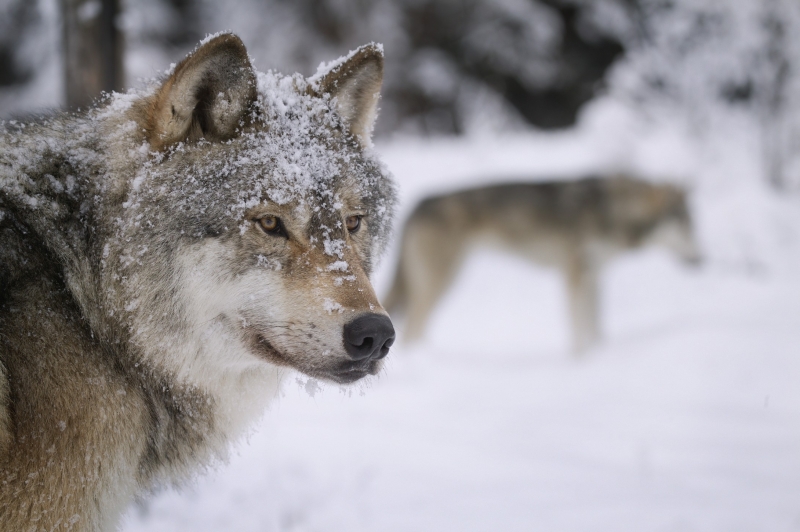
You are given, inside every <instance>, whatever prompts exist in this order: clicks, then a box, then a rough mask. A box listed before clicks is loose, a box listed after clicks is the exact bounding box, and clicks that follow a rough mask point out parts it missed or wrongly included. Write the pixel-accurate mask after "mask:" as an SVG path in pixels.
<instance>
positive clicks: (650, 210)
mask: <svg viewBox="0 0 800 532" xmlns="http://www.w3.org/2000/svg"><path fill="white" fill-rule="evenodd" d="M610 186H611V187H612V188H614V189H616V194H615V195H614V198H615V201H614V203H613V211H614V214H615V216H617V217H619V218H621V219H623V220H624V222H625V225H627V226H628V227H630V228H631V229H632V231H633V239H634V241H635V243H636V245H638V246H654V247H661V248H665V249H666V250H668V251H670V252H672V253H674V254H675V255H676V256H677V257H679V258H680V259H681V260H682V261H683V262H685V263H687V264H691V265H696V264H698V263H699V262H700V260H701V255H700V250H699V246H698V244H697V240H696V238H695V234H694V227H693V223H692V217H691V214H690V212H689V205H688V201H687V196H686V191H685V190H683V189H682V188H680V187H677V186H675V185H671V184H651V183H647V182H645V181H641V180H634V179H630V178H621V177H617V178H615V179H612V180H611V181H610Z"/></svg>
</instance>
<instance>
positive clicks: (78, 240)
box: [0, 33, 396, 531]
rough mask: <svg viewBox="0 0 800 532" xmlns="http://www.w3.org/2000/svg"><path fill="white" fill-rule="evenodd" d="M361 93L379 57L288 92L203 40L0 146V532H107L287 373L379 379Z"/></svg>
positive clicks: (227, 47) (373, 81) (366, 126)
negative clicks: (172, 60)
mask: <svg viewBox="0 0 800 532" xmlns="http://www.w3.org/2000/svg"><path fill="white" fill-rule="evenodd" d="M382 77H383V51H382V47H381V46H380V45H376V44H369V45H366V46H363V47H361V48H358V49H357V50H355V51H353V52H351V53H350V54H348V55H347V56H346V57H343V58H341V59H339V60H337V61H333V62H331V63H328V64H323V65H321V66H320V68H319V70H318V72H317V73H316V74H315V75H313V76H311V77H310V78H304V77H303V76H301V75H299V74H294V75H280V74H278V73H275V72H271V71H269V72H266V73H262V72H257V71H256V70H255V69H254V68H253V66H252V64H251V61H250V59H249V57H248V54H247V51H246V49H245V46H244V45H243V43H242V41H241V40H240V39H239V38H238V37H237V36H235V35H233V34H230V33H222V34H217V35H213V36H210V37H208V38H207V39H206V40H204V41H203V42H202V43H201V44H200V45H199V46H198V48H196V49H195V50H194V51H193V52H192V53H191V54H190V55H188V56H187V57H186V58H185V59H184V60H183V61H182V62H180V63H179V64H178V65H176V66H173V67H172V68H171V69H170V70H169V71H167V73H166V74H165V75H164V76H162V78H161V79H160V80H154V81H153V82H152V83H151V84H149V85H148V86H147V87H146V88H144V89H140V90H136V91H131V92H128V93H125V94H113V95H107V96H106V97H105V98H104V99H103V100H102V101H100V102H98V104H97V105H96V106H95V107H94V108H92V109H90V110H88V111H85V112H83V113H71V114H60V115H55V116H51V117H49V118H46V119H41V120H38V121H33V122H29V123H16V122H10V123H6V124H4V125H3V130H2V132H1V133H0V530H8V531H11V530H15V531H16V530H19V531H34V530H48V531H50V530H72V531H106V530H113V529H115V527H116V526H117V523H118V521H119V519H120V515H121V514H122V512H124V510H125V509H126V508H127V506H128V505H129V503H130V502H131V501H132V500H134V499H135V498H138V497H142V496H146V495H147V494H148V493H149V492H150V491H152V490H154V489H157V488H159V487H160V486H164V485H170V484H180V483H182V482H185V481H186V480H187V479H189V478H191V477H192V476H193V475H194V474H196V473H197V472H198V471H201V470H202V469H203V468H204V467H206V466H208V464H210V463H213V462H214V461H215V460H217V459H219V458H220V457H224V456H225V453H226V449H227V448H228V446H229V444H230V442H232V441H234V440H235V439H236V438H237V437H239V436H240V435H241V434H242V433H243V432H244V431H246V429H247V427H248V426H249V425H250V424H251V423H252V422H253V421H254V420H255V419H256V418H257V417H258V416H259V415H260V414H261V413H262V412H263V410H264V408H265V406H266V405H267V404H268V403H269V401H270V400H271V399H272V398H274V397H275V395H276V391H277V390H278V387H279V386H280V385H281V382H282V381H283V380H285V378H286V375H287V374H288V373H289V370H290V369H294V370H298V371H300V372H302V373H304V374H306V375H308V376H311V377H314V378H318V379H325V380H328V381H333V382H337V383H351V382H354V381H357V380H359V379H361V378H363V377H366V376H368V375H375V374H377V373H378V372H379V371H380V369H381V366H382V362H383V359H384V357H385V356H386V355H387V353H388V352H389V348H390V346H391V345H392V342H393V341H394V329H393V327H392V323H391V321H390V319H389V317H388V314H387V313H386V311H385V310H384V309H383V307H382V306H381V304H380V303H379V302H378V299H377V297H376V295H375V291H374V290H373V288H372V286H371V284H370V279H369V276H370V273H371V272H372V270H373V268H374V265H375V263H376V260H377V259H378V257H379V256H380V254H381V253H382V252H383V250H384V248H385V247H386V242H387V239H388V237H389V234H390V226H391V219H392V216H393V212H394V205H395V196H396V194H395V185H394V184H393V180H392V178H391V175H390V174H389V173H388V171H387V170H386V169H385V167H384V166H383V165H382V163H381V162H380V161H379V160H378V159H377V158H376V156H375V154H374V153H373V150H372V148H371V140H370V137H371V130H372V126H373V123H374V120H375V117H376V112H377V106H378V99H379V91H380V86H381V81H382Z"/></svg>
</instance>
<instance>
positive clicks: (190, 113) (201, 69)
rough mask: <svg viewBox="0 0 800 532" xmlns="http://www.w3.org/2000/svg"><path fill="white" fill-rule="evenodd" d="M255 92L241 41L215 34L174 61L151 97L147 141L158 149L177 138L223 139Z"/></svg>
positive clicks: (253, 79)
mask: <svg viewBox="0 0 800 532" xmlns="http://www.w3.org/2000/svg"><path fill="white" fill-rule="evenodd" d="M256 97H257V95H256V76H255V72H254V71H253V67H252V65H251V64H250V60H249V58H248V57H247V50H246V49H245V47H244V43H242V41H241V39H239V37H237V36H236V35H233V34H230V33H225V34H222V35H218V36H216V37H214V38H212V39H211V40H209V41H208V42H206V43H204V44H202V45H201V46H200V47H199V48H198V49H197V50H195V51H194V52H192V53H191V54H190V55H189V56H187V57H186V58H185V59H184V60H183V61H181V62H180V63H178V66H176V67H175V69H174V70H173V72H172V74H171V75H170V76H169V78H167V80H166V81H165V82H164V83H163V85H162V86H161V88H159V89H158V91H157V92H156V94H155V95H154V96H153V98H152V99H151V101H150V102H149V108H148V109H147V113H146V120H147V124H146V125H145V131H146V133H147V137H148V141H149V142H150V146H151V148H152V149H153V150H156V151H158V150H161V149H163V148H164V147H166V146H169V145H171V144H174V143H176V142H181V141H189V142H191V141H196V140H198V139H200V138H205V139H207V140H211V141H218V140H227V139H229V138H231V137H233V136H234V134H235V133H236V128H237V127H238V126H239V123H240V122H241V121H242V119H244V118H245V117H246V116H247V112H248V111H249V109H250V107H251V105H252V103H253V102H254V101H255V100H256Z"/></svg>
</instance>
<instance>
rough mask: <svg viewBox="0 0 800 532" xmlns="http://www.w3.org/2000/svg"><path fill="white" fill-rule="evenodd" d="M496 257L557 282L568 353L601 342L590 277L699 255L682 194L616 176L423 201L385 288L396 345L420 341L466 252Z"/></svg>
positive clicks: (595, 281)
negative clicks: (662, 256) (613, 267)
mask: <svg viewBox="0 0 800 532" xmlns="http://www.w3.org/2000/svg"><path fill="white" fill-rule="evenodd" d="M478 245H488V246H492V247H499V248H501V249H504V250H508V251H511V252H513V253H516V254H518V255H521V256H523V257H525V258H527V259H529V260H531V261H533V262H534V263H537V264H541V265H545V266H550V267H555V268H558V269H559V270H560V271H561V272H562V273H563V274H564V277H565V278H566V281H567V283H566V284H567V293H568V299H569V313H570V319H571V325H572V348H573V351H574V352H575V353H581V352H584V351H585V350H586V349H588V348H589V347H591V346H592V345H594V344H595V343H596V342H597V341H598V340H599V338H600V328H599V309H598V306H599V305H598V303H599V302H598V287H597V284H598V276H599V274H600V271H601V269H602V266H603V265H604V264H605V263H606V262H608V261H609V260H610V259H612V258H613V257H615V256H617V255H619V254H621V253H624V252H626V251H628V250H631V249H636V248H640V247H643V246H648V245H662V246H666V247H667V248H668V249H670V250H672V251H674V252H675V253H677V254H678V256H680V257H681V258H683V259H685V260H686V261H688V262H696V261H697V260H698V257H699V254H698V250H697V246H696V244H695V240H694V238H693V233H692V224H691V218H690V215H689V210H688V208H687V202H686V194H685V192H684V191H683V190H681V189H680V188H678V187H676V186H673V185H667V184H660V185H659V184H651V183H647V182H645V181H641V180H636V179H632V178H628V177H624V176H616V177H611V178H601V177H590V178H585V179H580V180H576V181H569V182H564V181H560V182H538V183H515V184H501V185H492V186H487V187H482V188H475V189H471V190H462V191H459V192H454V193H451V194H446V195H442V196H436V197H430V198H427V199H425V200H424V201H422V202H421V203H420V204H419V205H418V206H417V207H416V209H415V210H414V212H413V213H412V214H411V216H410V217H409V219H408V220H407V222H406V224H405V227H404V229H403V235H402V243H401V250H400V258H399V262H398V264H397V268H396V273H395V277H394V283H393V285H392V287H391V290H390V292H389V294H388V296H387V298H386V300H385V302H384V303H385V306H386V308H387V309H388V310H389V311H390V312H391V313H392V314H395V313H396V312H399V311H400V310H403V309H404V310H405V312H406V323H405V328H404V339H405V340H407V341H413V340H416V339H418V338H420V337H421V336H422V334H423V332H424V329H425V325H426V323H427V321H428V318H429V316H430V314H431V312H432V311H433V309H434V307H435V305H436V303H437V302H438V300H439V299H440V298H441V296H442V295H443V293H444V292H445V291H446V289H447V288H448V286H449V285H450V283H451V281H452V280H453V278H454V277H455V274H456V273H457V272H458V269H459V267H460V266H461V263H462V262H463V261H464V259H465V257H466V256H467V254H468V252H469V251H470V250H471V249H473V248H474V247H476V246H478Z"/></svg>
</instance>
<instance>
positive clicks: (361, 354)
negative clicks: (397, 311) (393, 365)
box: [344, 314, 395, 361]
mask: <svg viewBox="0 0 800 532" xmlns="http://www.w3.org/2000/svg"><path fill="white" fill-rule="evenodd" d="M394 338H395V334H394V326H393V325H392V320H390V319H389V318H388V316H384V315H383V314H364V315H362V316H359V317H357V318H356V319H354V320H353V321H351V322H349V323H347V324H345V326H344V347H345V350H346V351H347V354H348V355H350V358H352V359H353V360H359V361H360V360H380V359H381V358H383V357H385V356H386V355H388V354H389V348H390V347H391V346H392V344H393V343H394Z"/></svg>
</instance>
